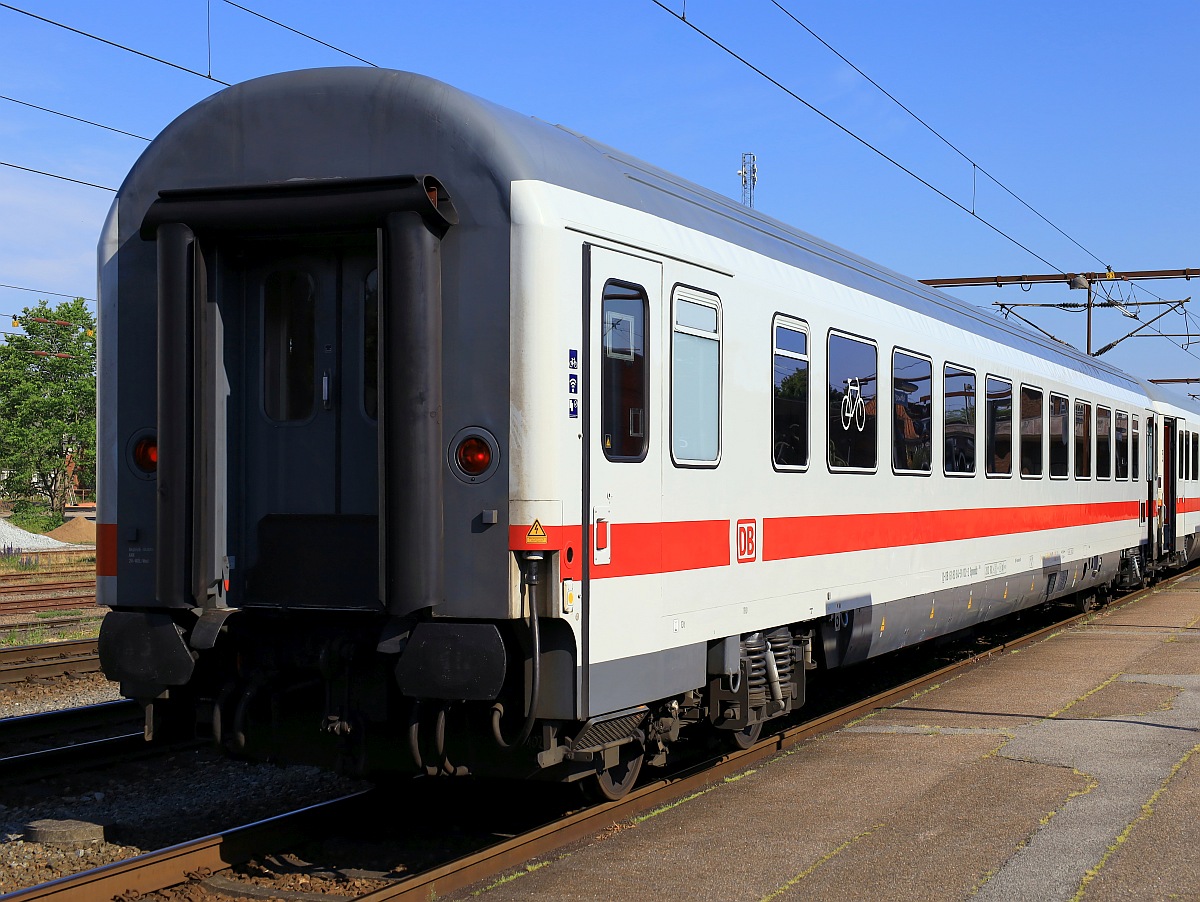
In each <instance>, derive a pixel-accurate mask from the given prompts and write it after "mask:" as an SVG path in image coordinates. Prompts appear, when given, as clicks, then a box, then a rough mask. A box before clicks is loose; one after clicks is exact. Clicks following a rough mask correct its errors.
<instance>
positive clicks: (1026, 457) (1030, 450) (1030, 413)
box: [1020, 385, 1042, 479]
mask: <svg viewBox="0 0 1200 902" xmlns="http://www.w3.org/2000/svg"><path fill="white" fill-rule="evenodd" d="M1020 429H1021V475H1022V476H1036V477H1038V478H1039V479H1040V478H1041V475H1042V391H1041V389H1039V388H1033V387H1031V386H1028V385H1022V386H1021V425H1020Z"/></svg>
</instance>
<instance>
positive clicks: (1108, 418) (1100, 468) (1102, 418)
mask: <svg viewBox="0 0 1200 902" xmlns="http://www.w3.org/2000/svg"><path fill="white" fill-rule="evenodd" d="M1111 476H1112V411H1111V410H1110V409H1109V408H1107V407H1097V408H1096V478H1097V479H1108V478H1109V477H1111Z"/></svg>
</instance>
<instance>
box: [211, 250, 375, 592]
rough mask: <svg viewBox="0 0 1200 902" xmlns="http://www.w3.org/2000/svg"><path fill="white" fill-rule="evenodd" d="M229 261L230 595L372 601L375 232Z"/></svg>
mask: <svg viewBox="0 0 1200 902" xmlns="http://www.w3.org/2000/svg"><path fill="white" fill-rule="evenodd" d="M230 258H232V261H233V265H234V266H235V268H236V270H237V272H238V275H239V276H240V278H235V280H234V284H235V285H238V287H239V288H240V292H239V293H240V302H241V303H240V307H241V314H242V316H241V322H242V324H243V328H242V330H241V331H242V338H241V342H240V349H239V350H238V351H236V352H235V353H237V355H238V356H239V357H240V361H239V362H240V366H238V367H236V368H235V369H236V371H237V372H238V374H239V378H237V379H236V380H231V381H232V382H233V384H232V385H231V399H230V401H231V407H230V410H231V419H233V420H234V421H235V422H236V424H237V426H236V428H237V429H239V430H240V436H239V437H238V440H237V441H236V442H235V444H234V447H241V448H244V449H245V450H244V455H243V459H242V460H241V461H236V462H234V463H233V466H232V469H233V473H234V474H235V475H234V478H232V479H231V480H230V490H231V494H232V496H233V497H231V498H230V509H231V511H232V512H233V515H232V516H231V518H230V519H231V531H232V532H233V535H232V536H231V539H232V541H231V543H230V553H231V554H234V555H235V558H236V566H235V567H234V568H233V571H232V572H231V583H232V588H231V603H233V604H267V605H273V606H282V607H298V606H299V607H304V606H307V607H321V608H345V607H352V608H378V607H379V601H378V597H379V592H378V576H377V571H378V550H377V549H378V500H377V499H378V475H377V466H376V460H377V450H376V442H377V440H376V432H377V430H376V421H377V414H376V398H377V393H376V378H377V376H376V360H375V354H376V334H377V331H376V325H375V324H376V322H377V316H376V307H375V304H376V298H377V288H376V286H377V267H376V247H375V235H374V233H373V232H372V233H370V234H369V235H364V236H363V237H362V240H360V241H353V240H343V239H337V240H334V239H326V240H314V241H309V242H303V243H302V242H299V241H296V242H271V243H267V242H247V243H245V244H243V245H241V246H240V247H239V248H237V249H236V251H235V252H234V253H232V254H230V255H228V256H227V257H226V259H230ZM330 561H336V562H337V563H338V566H337V567H336V568H335V567H331V566H329V562H330ZM239 596H240V597H239Z"/></svg>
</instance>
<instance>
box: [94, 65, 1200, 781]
mask: <svg viewBox="0 0 1200 902" xmlns="http://www.w3.org/2000/svg"><path fill="white" fill-rule="evenodd" d="M100 311H101V319H102V322H103V328H102V330H101V332H100V336H101V337H100V385H101V389H100V408H101V409H100V422H101V424H102V425H101V436H100V438H101V442H100V445H101V449H102V455H101V462H100V467H99V475H100V492H99V497H100V505H101V508H100V512H99V517H98V521H99V524H100V525H99V527H98V536H99V554H98V564H97V570H98V574H99V577H98V592H99V599H98V600H99V601H100V603H102V604H106V605H108V606H110V607H111V608H112V609H113V612H112V613H111V614H110V615H109V616H108V617H107V618H106V620H105V622H104V627H103V630H102V633H101V657H102V663H103V666H104V669H105V671H106V673H107V674H108V675H109V676H110V677H111V678H114V679H118V680H120V681H121V685H122V691H123V692H124V693H125V694H126V695H128V696H130V697H134V698H138V699H140V700H141V701H142V702H143V703H144V704H145V706H146V710H147V729H148V732H150V733H153V732H154V731H155V730H158V729H160V728H161V727H162V726H163V725H164V724H168V723H171V722H173V721H184V722H188V723H189V724H190V723H191V722H192V721H196V722H198V723H200V724H202V725H203V727H204V728H205V729H211V730H212V731H213V732H214V733H215V734H216V735H217V736H218V737H219V738H220V739H221V740H222V741H223V742H224V743H225V744H227V745H229V746H231V747H233V748H235V749H237V750H242V751H248V752H255V751H258V752H260V753H265V754H277V755H281V756H283V757H293V758H297V757H298V758H304V757H309V756H312V757H328V756H330V755H333V754H337V755H339V756H340V758H341V759H342V760H343V761H344V762H349V763H351V764H352V765H353V766H356V767H363V768H366V769H369V770H377V769H381V768H385V767H399V768H402V769H423V770H426V771H428V772H430V773H436V772H447V773H455V772H464V771H471V772H501V773H515V774H524V775H530V774H534V773H541V774H543V775H546V776H550V777H555V778H565V779H574V778H579V777H582V776H590V775H598V777H599V786H600V788H601V790H602V791H603V792H604V793H606V794H609V795H619V794H620V793H622V792H624V791H625V790H626V789H628V787H629V785H631V783H632V780H633V778H634V777H635V776H636V773H637V770H638V768H639V767H640V764H641V762H642V760H643V759H647V760H651V761H661V760H663V758H664V756H665V754H666V751H667V749H668V748H669V746H670V743H671V741H672V740H673V739H674V738H675V737H677V736H678V732H679V729H680V727H681V726H682V725H685V724H688V723H694V722H706V723H708V724H709V725H710V726H712V727H714V728H716V729H718V730H724V731H727V733H728V734H729V735H731V736H733V737H736V738H738V739H740V740H745V739H747V738H750V737H752V736H753V735H754V734H755V733H756V732H757V730H758V729H759V728H760V727H761V724H762V722H763V721H764V720H767V719H769V718H770V717H772V716H775V715H777V714H780V713H784V712H786V711H788V710H791V709H792V708H794V707H796V706H798V705H799V704H801V703H802V702H803V697H804V674H805V671H806V669H811V668H816V667H825V668H836V667H839V666H843V665H846V664H850V663H853V662H856V661H861V660H864V659H866V658H868V657H871V656H873V655H878V654H881V653H884V652H888V651H892V650H895V649H898V648H901V647H903V646H906V645H910V644H913V643H916V642H920V641H922V640H925V639H929V638H932V637H934V636H939V635H944V634H947V633H950V632H953V631H955V630H959V629H962V628H964V627H968V626H970V625H972V624H975V623H979V622H981V621H984V620H987V619H991V618H995V617H998V616H1002V615H1004V614H1008V613H1011V612H1014V611H1018V610H1021V609H1023V608H1025V607H1029V606H1031V605H1035V604H1039V603H1042V602H1045V601H1047V600H1050V599H1056V598H1062V597H1067V596H1070V595H1077V594H1080V593H1082V595H1081V597H1088V594H1089V593H1095V592H1101V593H1102V592H1105V591H1107V590H1108V589H1109V588H1110V587H1112V586H1114V585H1115V584H1124V585H1134V584H1139V583H1140V582H1141V581H1142V580H1143V579H1144V578H1145V577H1146V576H1147V575H1149V574H1151V573H1152V572H1153V571H1154V570H1155V569H1157V568H1159V567H1162V566H1166V565H1168V564H1177V563H1182V562H1183V561H1184V560H1186V559H1187V557H1188V556H1189V555H1190V554H1191V550H1192V542H1193V539H1194V534H1195V531H1196V528H1197V526H1198V525H1200V520H1197V519H1196V515H1195V513H1194V511H1193V505H1192V503H1191V496H1192V495H1193V494H1195V485H1196V480H1197V479H1198V478H1200V433H1196V432H1193V431H1192V428H1193V426H1192V424H1195V423H1197V422H1200V415H1198V411H1197V409H1195V408H1194V407H1192V406H1190V405H1186V404H1183V403H1182V402H1178V401H1171V400H1169V399H1168V398H1166V397H1165V396H1158V395H1151V393H1150V390H1149V387H1148V386H1146V385H1145V384H1143V383H1139V382H1137V381H1135V380H1134V379H1132V378H1130V377H1128V376H1126V375H1124V374H1123V373H1120V372H1118V371H1116V370H1114V369H1112V368H1110V367H1108V366H1106V365H1105V364H1104V363H1102V362H1099V361H1095V360H1091V359H1088V358H1087V357H1084V356H1082V355H1079V354H1077V353H1075V352H1073V351H1071V350H1069V349H1066V348H1063V347H1059V346H1057V345H1054V344H1052V343H1049V342H1047V341H1045V340H1043V339H1042V338H1040V337H1039V336H1036V335H1032V334H1030V333H1028V332H1024V331H1021V330H1019V329H1016V328H1013V327H1010V326H1008V325H1007V324H1005V323H1003V322H999V321H997V320H995V319H993V318H990V317H987V316H985V315H984V314H982V313H981V312H980V311H978V310H976V309H974V308H971V307H969V306H966V305H963V304H961V303H959V302H957V301H954V300H952V299H949V298H947V297H945V296H944V295H942V294H940V293H937V292H934V291H931V290H930V289H927V288H925V287H924V286H922V285H920V284H918V283H916V282H913V281H912V280H910V279H907V278H904V277H902V276H899V275H897V274H895V273H892V272H890V271H888V270H885V269H883V268H881V267H879V266H877V265H875V264H872V263H870V262H868V261H866V260H863V259H861V258H858V257H855V256H853V255H851V254H849V253H847V252H845V251H843V250H840V249H838V248H835V247H832V246H830V245H828V244H825V243H823V242H821V241H819V240H818V239H815V238H813V237H811V236H808V235H806V234H803V233H801V232H798V231H796V230H794V229H791V228H789V227H787V226H785V225H783V224H781V223H779V222H776V221H774V220H771V219H769V218H767V217H764V216H762V215H760V214H758V213H757V212H754V211H751V210H747V209H745V208H743V207H740V206H739V205H737V204H735V203H733V202H732V201H729V200H727V199H725V198H723V197H720V196H717V195H714V194H712V193H710V192H707V191H705V190H703V189H700V188H697V187H696V186H693V185H690V184H688V183H685V182H683V181H681V180H679V179H677V178H675V177H673V176H671V175H669V174H667V173H665V172H663V171H661V170H658V169H655V168H654V167H651V166H649V165H647V164H645V163H642V162H640V161H638V160H635V159H632V158H630V157H628V156H626V155H623V154H621V153H619V152H617V151H615V150H613V149H611V148H608V147H605V146H602V145H599V144H597V143H595V142H593V141H590V140H588V139H586V138H584V137H581V136H579V135H577V134H574V133H572V132H570V131H567V130H565V129H562V128H558V127H553V126H550V125H547V124H545V123H542V122H539V121H537V120H533V119H529V118H525V117H521V116H519V115H517V114H515V113H512V112H510V111H507V110H504V109H501V108H499V107H496V106H494V105H491V104H489V103H486V102H485V101H481V100H479V99H477V98H475V97H472V96H469V95H466V94H463V93H461V92H458V91H456V90H454V89H452V88H450V87H448V86H446V85H443V84H440V83H438V82H435V81H432V80H430V79H426V78H423V77H420V76H416V75H411V74H407V73H401V72H389V71H378V70H367V69H326V70H313V71H304V72H295V73H286V74H282V75H276V76H270V77H267V78H262V79H258V80H255V81H252V82H249V83H246V84H244V85H239V86H235V87H233V88H230V89H228V90H225V91H222V92H220V93H219V94H217V95H215V96H214V97H212V98H210V99H208V100H207V101H205V102H203V103H201V104H199V105H198V106H197V107H195V108H193V109H192V110H190V111H188V112H187V113H185V114H184V115H183V116H181V117H180V118H179V119H178V120H176V121H175V122H174V123H173V124H172V125H171V126H169V127H168V128H167V129H166V130H165V131H164V133H163V134H162V135H161V136H159V138H158V139H157V140H155V141H154V142H153V144H152V145H151V146H150V147H149V149H148V150H147V151H146V152H145V153H144V154H143V156H142V158H141V159H140V160H139V161H138V163H137V164H136V165H135V167H134V169H133V170H132V172H131V173H130V175H129V177H128V178H127V179H126V180H125V182H124V184H123V185H122V187H121V189H120V191H119V193H118V195H117V199H116V201H115V203H114V205H113V207H112V211H111V213H110V216H109V219H108V222H107V224H106V226H105V229H104V233H103V236H102V239H101V243H100ZM296 724H299V725H301V727H302V729H300V730H299V732H296V731H294V730H293V729H292V727H294V725H296Z"/></svg>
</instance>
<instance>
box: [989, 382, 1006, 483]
mask: <svg viewBox="0 0 1200 902" xmlns="http://www.w3.org/2000/svg"><path fill="white" fill-rule="evenodd" d="M984 385H985V388H986V391H987V472H988V475H989V476H1011V475H1012V447H1013V446H1012V402H1013V390H1012V383H1011V382H1009V381H1007V380H1005V379H997V378H995V377H993V376H988V377H987V381H986V382H985V383H984Z"/></svg>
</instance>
